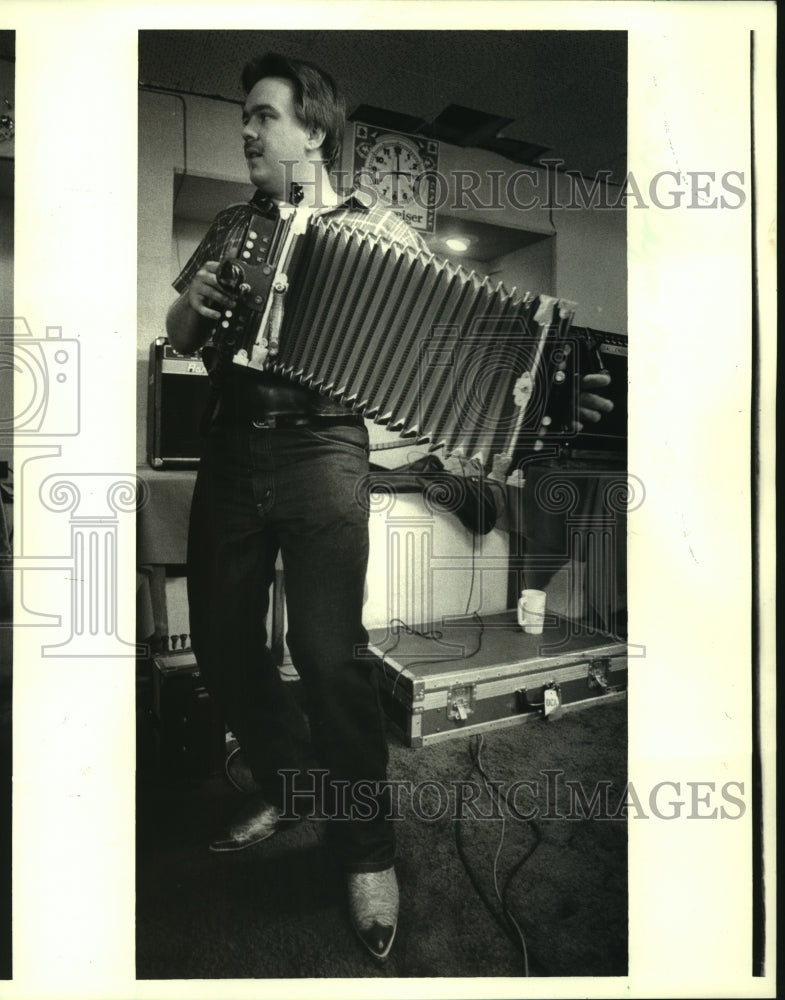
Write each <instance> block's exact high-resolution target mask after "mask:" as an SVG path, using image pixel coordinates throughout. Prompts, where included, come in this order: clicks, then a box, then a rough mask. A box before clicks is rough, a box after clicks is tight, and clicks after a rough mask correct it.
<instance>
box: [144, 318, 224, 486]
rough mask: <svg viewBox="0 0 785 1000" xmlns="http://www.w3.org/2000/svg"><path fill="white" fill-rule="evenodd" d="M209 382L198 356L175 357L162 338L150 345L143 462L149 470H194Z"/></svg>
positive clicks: (199, 446)
mask: <svg viewBox="0 0 785 1000" xmlns="http://www.w3.org/2000/svg"><path fill="white" fill-rule="evenodd" d="M209 393H210V380H209V379H208V377H207V369H206V368H205V366H204V362H203V360H202V357H201V354H200V353H197V354H187V355H186V354H178V353H177V351H175V350H174V348H173V347H172V346H171V345H170V343H169V340H168V339H167V338H166V337H158V338H157V339H156V340H154V341H153V343H152V344H151V345H150V367H149V376H148V385H147V461H148V463H149V464H150V465H151V466H152V468H153V469H195V468H196V466H197V465H198V464H199V454H200V452H201V440H200V433H199V428H200V424H201V420H202V414H203V413H204V410H205V407H206V406H207V400H208V397H209Z"/></svg>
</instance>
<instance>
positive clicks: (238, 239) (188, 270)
mask: <svg viewBox="0 0 785 1000" xmlns="http://www.w3.org/2000/svg"><path fill="white" fill-rule="evenodd" d="M370 201H371V199H370V196H365V195H364V194H362V193H360V192H353V193H352V194H350V195H348V196H347V197H346V198H345V199H344V201H343V202H341V203H340V204H338V205H334V206H332V207H330V208H326V209H321V210H320V211H318V212H315V213H314V217H316V216H325V215H329V216H330V217H331V219H332V220H334V221H336V222H338V223H339V224H340V225H341V226H345V227H346V228H348V229H360V230H362V231H363V232H366V233H372V234H373V235H375V236H382V237H384V239H386V240H389V241H390V242H391V243H398V244H400V245H401V246H405V247H411V248H413V249H415V250H423V251H425V252H426V253H428V247H427V246H426V245H425V242H424V241H423V239H422V238H421V237H420V235H419V234H418V233H417V232H415V230H413V229H412V228H411V226H409V225H408V224H407V223H405V222H403V220H401V219H399V218H398V216H397V215H395V213H394V212H391V211H390V210H389V209H387V208H382V207H381V206H379V205H375V204H371V203H370ZM274 211H275V204H274V202H272V201H270V199H268V198H265V197H264V196H263V195H261V194H260V193H259V192H257V193H256V194H255V195H254V197H253V198H252V199H251V201H249V202H241V203H239V204H236V205H230V206H229V207H228V208H225V209H224V210H223V211H222V212H219V213H218V215H217V216H216V217H215V219H214V220H213V223H212V225H211V226H210V228H209V229H208V230H207V233H206V234H205V236H204V239H203V240H202V242H201V243H200V244H199V246H198V247H197V248H196V250H195V251H194V252H193V254H192V255H191V258H190V260H189V261H188V263H187V264H186V265H185V267H184V268H183V269H182V271H181V272H180V274H179V275H178V276H177V278H176V279H175V281H174V282H173V285H174V288H175V290H176V291H177V292H179V293H180V294H182V293H183V292H184V291H185V290H186V289H187V288H188V286H189V285H190V284H191V282H192V281H193V279H194V278H195V277H196V272H197V271H198V270H199V268H200V267H202V266H203V265H204V264H205V263H206V262H207V261H208V260H216V261H219V260H221V259H222V258H223V257H227V256H232V257H233V256H237V255H238V253H239V251H240V244H241V243H242V240H243V236H244V234H245V230H246V227H247V225H248V222H249V220H250V218H251V216H252V215H253V214H254V212H258V213H261V214H263V215H264V214H271V212H274Z"/></svg>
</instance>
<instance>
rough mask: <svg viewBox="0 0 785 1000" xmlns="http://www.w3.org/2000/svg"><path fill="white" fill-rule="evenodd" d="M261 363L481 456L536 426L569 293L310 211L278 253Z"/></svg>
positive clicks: (563, 330) (424, 438) (567, 317)
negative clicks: (281, 266)
mask: <svg viewBox="0 0 785 1000" xmlns="http://www.w3.org/2000/svg"><path fill="white" fill-rule="evenodd" d="M285 270H286V274H287V277H288V283H289V291H288V292H287V294H286V296H285V305H284V313H283V318H282V321H281V327H280V337H279V343H278V351H277V354H276V356H275V357H268V358H267V360H266V361H265V363H264V369H265V370H267V371H272V372H275V373H277V374H279V375H282V376H284V377H286V378H288V379H290V380H292V381H293V382H295V383H298V384H300V385H303V386H306V387H308V388H310V389H313V390H316V391H318V392H319V393H322V394H323V395H325V396H327V397H329V398H331V399H333V400H337V401H339V402H341V403H342V404H343V405H345V406H347V407H349V408H351V409H352V410H353V411H355V412H357V413H360V414H362V415H363V416H365V417H367V418H369V419H372V420H373V421H375V422H376V423H379V424H386V425H387V426H388V428H389V429H390V430H393V431H397V432H398V433H400V434H401V435H402V436H405V437H410V438H414V439H416V440H417V441H419V442H429V443H430V445H431V447H432V448H433V449H436V448H440V447H443V448H444V450H445V454H447V455H449V454H452V453H453V452H456V451H458V450H459V449H460V451H461V452H462V453H463V454H465V455H467V456H471V457H479V458H481V460H482V461H483V462H484V463H486V464H487V463H488V461H489V458H490V457H491V456H492V455H494V454H497V453H499V452H501V451H511V450H512V449H513V448H514V446H515V443H516V441H517V440H518V439H519V437H520V435H521V434H529V435H536V434H537V433H538V432H539V431H540V428H541V425H542V421H543V417H544V415H545V413H546V409H547V397H548V392H549V384H550V381H551V376H550V374H549V372H551V370H552V369H553V368H554V356H555V360H556V362H557V367H558V361H559V358H558V351H559V345H560V344H561V343H563V341H564V338H565V337H566V335H567V332H568V330H569V326H570V323H571V320H572V316H573V311H574V310H573V304H572V303H565V302H564V301H560V300H557V299H554V298H550V297H545V296H542V297H539V298H538V297H535V296H532V295H529V294H526V295H523V296H521V295H518V294H516V292H515V291H514V290H513V291H512V292H508V291H507V290H506V289H505V288H504V287H503V286H502V285H501V284H496V285H494V284H492V283H491V282H490V281H489V279H487V278H480V277H478V276H477V275H476V274H475V273H473V272H469V271H467V270H465V269H464V268H462V267H459V266H456V265H454V264H452V263H450V262H448V261H443V260H440V259H438V258H436V257H434V256H432V255H430V254H427V253H424V252H419V251H416V250H413V249H410V248H405V247H402V246H399V245H398V244H393V243H390V242H388V241H386V240H384V239H382V238H379V237H377V236H374V235H371V234H368V233H364V232H362V231H361V230H355V229H349V228H347V227H345V226H341V225H340V224H335V223H330V222H329V221H325V220H321V219H317V220H315V221H314V222H312V223H311V224H310V225H309V226H308V227H307V229H306V231H305V233H304V234H302V235H301V236H298V237H297V238H296V239H295V241H294V244H293V249H292V251H291V255H290V257H289V260H288V261H287V263H286V267H285Z"/></svg>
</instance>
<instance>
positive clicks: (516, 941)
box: [453, 740, 550, 976]
mask: <svg viewBox="0 0 785 1000" xmlns="http://www.w3.org/2000/svg"><path fill="white" fill-rule="evenodd" d="M474 746H475V742H474V741H473V740H472V742H471V743H470V744H469V754H470V757H471V760H472V764H473V765H474V767H476V768H478V769H479V770H480V773H481V774H482V776H483V779H484V781H485V787H486V791H488V794H489V796H490V798H491V802H492V803H495V804H496V805H498V806H499V808H500V810H501V806H500V803H499V799H498V796H496V795H495V793H494V790H493V786H492V784H491V783H490V779H489V778H488V775H487V773H485V771H484V768H483V766H482V762H481V761H480V760H478V759H477V758H476V757H475V756H474V753H473V747H474ZM505 802H506V803H507V805H508V806H509V800H508V799H507V796H506V795H505ZM528 822H529V825H530V826H531V828H532V829H533V830H534V832H535V835H536V841H535V843H534V844H533V845H532V846H531V847H530V848H529V849H528V850H527V851H526V852H525V854H524V855H523V857H521V858H520V859H519V860H518V861H517V862H516V864H515V866H514V867H513V869H512V871H511V872H510V874H509V875H508V876H507V879H506V880H505V883H504V886H503V888H502V890H501V893H499V887H498V878H497V875H496V866H497V864H498V858H499V856H500V854H501V844H502V841H503V835H504V834H503V833H502V840H500V844H499V848H498V849H497V852H496V857H495V859H494V887H495V890H496V896H497V898H499V900H500V902H501V904H502V911H503V916H504V919H502V917H501V916H500V915H499V913H498V912H497V909H496V907H495V906H494V905H493V903H492V902H491V900H490V899H489V898H488V896H487V894H486V892H485V890H484V888H483V886H482V885H481V884H480V881H479V879H478V878H477V876H476V875H475V873H474V870H473V868H472V866H471V864H470V862H469V859H468V858H467V856H466V851H465V849H464V846H463V842H462V837H461V817H459V816H456V817H455V818H454V819H453V833H454V837H455V847H456V850H457V852H458V857H459V858H460V860H461V863H462V864H463V867H464V870H465V872H466V874H467V876H468V878H469V881H470V882H471V883H472V886H473V888H474V891H475V892H476V893H477V896H478V897H479V899H480V900H481V902H482V903H483V905H484V906H485V908H486V909H487V911H488V913H490V915H491V916H492V917H493V919H494V920H495V921H496V923H497V924H498V925H499V926H500V927H501V929H502V930H503V931H504V933H505V934H506V936H507V937H508V938H509V939H510V941H511V942H512V944H513V945H514V946H515V947H516V949H518V950H520V951H521V952H522V954H523V958H524V969H525V975H526V976H528V975H529V950H528V948H527V946H526V941H525V938H524V936H523V933H522V931H521V929H520V926H519V924H518V922H517V920H516V919H515V917H514V916H513V915H512V912H511V910H510V907H509V904H508V903H507V896H508V894H509V890H510V886H511V883H512V880H513V878H514V877H515V875H517V874H518V872H519V871H520V870H521V868H522V867H523V865H524V864H525V863H526V862H527V861H528V860H529V858H530V857H531V856H532V854H533V853H534V852H535V850H536V849H537V847H538V846H539V844H540V840H541V834H540V831H539V828H538V827H537V826H536V825H535V824H534V823H533V821H531V820H530V821H528ZM532 959H533V956H532ZM536 965H537V967H538V969H540V970H541V972H542V974H543V975H550V972H549V970H548V969H547V967H546V966H545V965H544V963H543V962H542V961H541V960H540V959H539V958H538V959H537V960H536Z"/></svg>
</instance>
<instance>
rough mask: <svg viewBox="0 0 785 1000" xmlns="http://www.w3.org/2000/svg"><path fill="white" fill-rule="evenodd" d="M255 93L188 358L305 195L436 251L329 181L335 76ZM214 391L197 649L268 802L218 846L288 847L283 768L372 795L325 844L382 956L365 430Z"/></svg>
mask: <svg viewBox="0 0 785 1000" xmlns="http://www.w3.org/2000/svg"><path fill="white" fill-rule="evenodd" d="M242 82H243V88H244V91H245V93H246V95H247V96H246V100H245V104H244V108H243V118H242V129H241V135H242V140H243V145H244V152H245V158H246V162H247V165H248V172H249V176H250V180H251V181H252V183H253V184H254V185H255V187H256V189H257V191H256V193H255V195H254V198H253V199H252V202H251V203H249V204H245V205H239V206H233V207H231V208H228V209H226V210H224V211H223V212H221V213H220V214H219V215H218V217H217V218H216V220H215V221H214V222H213V224H212V226H211V227H210V230H209V231H208V233H207V234H206V236H205V238H204V239H203V240H202V242H201V243H200V245H199V247H198V248H197V250H196V251H195V253H194V254H193V256H192V257H191V259H190V260H189V261H188V263H187V265H186V267H185V268H184V269H183V271H182V273H181V274H180V276H179V277H178V278H177V280H176V281H175V283H174V285H175V288H176V290H177V291H178V292H179V293H180V297H179V298H178V299H177V300H176V301H175V302H174V303H173V305H172V306H171V308H170V309H169V312H168V315H167V332H168V335H169V338H170V341H171V344H172V346H173V347H174V348H175V350H177V351H179V352H181V353H186V354H187V353H192V352H194V351H195V350H197V349H199V348H201V347H202V346H203V345H204V344H205V343H206V341H207V340H208V337H209V336H210V334H211V331H212V330H213V329H214V328H215V326H216V324H217V323H220V322H221V321H222V318H223V317H224V316H225V315H226V310H227V309H228V310H230V311H231V310H233V309H234V308H235V307H236V305H237V300H236V298H235V296H234V295H233V294H232V293H231V292H230V291H228V290H227V287H226V284H225V283H224V282H222V281H219V277H218V269H219V263H220V261H221V260H222V259H223V258H225V257H227V256H234V255H237V254H238V253H239V252H240V251H241V244H242V241H243V239H244V237H245V234H246V232H247V229H248V223H249V220H250V219H251V218H252V217H254V216H261V217H262V218H268V217H274V216H275V215H276V214H277V213H278V211H279V206H280V205H281V204H284V203H286V202H288V201H289V199H290V192H291V191H292V190H296V191H297V192H298V195H301V200H300V202H299V205H298V207H297V212H298V213H300V214H302V215H305V216H308V215H309V214H310V215H311V216H316V215H324V216H327V217H329V218H330V219H332V220H333V221H336V222H339V223H340V224H341V225H342V226H348V227H351V228H355V229H360V230H362V231H364V232H369V233H373V234H375V235H379V236H382V237H384V238H385V239H386V240H389V241H391V242H395V243H399V244H402V245H404V246H408V247H411V248H414V249H424V245H423V244H422V242H421V240H420V237H419V236H418V235H417V234H416V233H415V232H414V231H413V230H411V229H410V228H409V227H408V226H407V225H406V224H405V223H404V222H402V221H401V220H399V219H398V217H397V216H396V215H394V214H393V213H392V212H390V211H388V210H386V209H384V208H382V207H380V206H378V205H373V204H369V202H370V199H369V198H367V197H366V198H363V197H362V195H361V193H360V192H354V193H351V194H349V195H348V196H342V195H340V194H339V193H338V192H337V191H336V190H335V188H334V187H333V185H332V183H331V179H330V170H331V168H332V167H333V166H334V165H335V163H336V161H337V157H338V153H339V148H340V141H341V138H342V136H343V131H344V125H345V119H344V109H343V102H342V99H341V97H340V96H339V94H338V92H337V90H336V87H335V84H334V82H333V80H332V79H331V77H330V76H329V75H328V74H327V73H325V72H323V71H322V70H320V69H319V68H318V67H316V66H314V65H312V64H309V63H306V62H301V61H297V60H293V59H287V58H284V57H281V56H277V55H272V54H269V55H266V56H263V57H261V58H259V59H257V60H255V61H254V62H252V63H250V64H249V65H248V66H246V68H245V70H244V71H243V75H242ZM292 185H295V188H292ZM289 294H290V295H291V294H294V295H296V294H297V290H296V289H295V290H294V291H293V292H290V293H289ZM587 378H589V379H592V378H593V379H594V381H593V382H589V383H588V384H587V383H586V382H585V381H584V386H583V387H584V389H586V390H587V391H586V392H584V393H583V394H582V397H581V404H582V409H581V414H582V416H583V418H584V419H589V420H595V419H599V416H600V413H601V412H604V411H607V409H609V408H610V403H609V402H608V401H606V400H604V399H602V398H601V397H598V396H596V395H594V394H593V393H592V392H591V389H593V388H595V387H601V386H602V385H604V384H607V377H606V376H604V375H600V376H587ZM214 381H215V386H216V398H215V402H214V406H213V407H212V408H211V413H210V415H209V426H208V427H207V428H206V431H205V440H204V447H203V454H202V459H201V464H200V469H199V473H198V477H197V483H196V487H195V491H194V498H193V505H192V511H191V522H190V530H189V551H188V597H189V605H190V622H191V636H192V645H193V649H194V653H195V655H196V658H197V661H198V664H199V668H200V671H201V674H202V676H203V678H204V681H205V683H206V685H207V688H208V690H209V691H210V694H211V696H212V697H213V698H214V699H215V701H216V703H217V704H218V706H219V708H220V710H221V712H222V714H223V716H224V719H225V721H226V724H227V726H228V727H229V728H230V729H231V731H232V732H233V733H234V735H235V736H236V737H237V740H238V742H239V744H240V746H241V747H242V750H243V754H244V757H245V759H246V761H247V763H248V765H249V767H250V770H251V772H252V774H253V777H254V780H255V782H256V784H257V786H258V789H259V791H258V793H257V794H254V795H252V796H250V797H249V802H248V805H247V807H246V808H245V810H244V811H243V813H242V814H241V815H240V816H239V817H238V818H237V819H236V820H235V822H234V823H233V824H232V825H231V826H230V827H229V828H228V829H226V830H224V831H223V832H222V833H220V834H219V835H218V836H217V837H216V839H215V840H214V841H213V842H212V844H211V845H210V846H211V848H212V849H213V850H215V851H233V850H241V849H243V848H245V847H248V846H251V845H252V844H255V843H258V842H260V841H262V840H264V839H266V838H267V837H269V836H271V835H272V834H273V833H275V832H276V829H278V827H279V826H280V825H281V815H282V811H283V808H284V799H283V793H284V785H283V778H282V775H281V772H282V771H288V772H289V774H290V775H291V773H292V771H297V773H298V775H299V777H300V778H301V780H302V781H303V784H302V786H299V787H302V788H303V789H306V790H307V789H309V788H313V787H314V781H313V780H310V781H309V772H307V771H306V768H307V764H308V761H309V760H311V759H312V755H314V756H315V759H316V761H317V762H318V766H319V767H320V768H322V769H324V770H326V771H327V772H328V776H329V780H328V781H327V782H326V783H323V787H324V788H326V789H327V792H326V800H325V801H324V802H322V808H323V809H324V810H325V811H326V814H327V815H328V816H333V815H334V813H331V812H330V809H331V803H332V807H334V806H335V801H334V799H333V797H332V793H333V792H334V791H335V788H337V787H339V786H340V785H341V784H343V785H344V786H345V787H354V786H355V785H356V783H364V785H366V786H367V787H371V788H373V789H374V796H373V800H372V806H373V807H372V808H369V809H367V810H366V811H365V815H363V816H361V817H360V816H358V817H356V818H350V819H348V820H347V819H337V818H335V819H333V820H331V821H329V822H328V823H327V830H328V841H329V844H330V846H331V848H332V850H333V851H334V854H335V857H336V859H337V862H338V863H339V864H340V865H341V866H342V867H343V869H344V871H345V872H346V876H347V887H348V893H349V904H350V914H351V920H352V925H353V927H354V929H355V931H356V932H357V934H358V936H359V938H360V940H361V941H362V942H363V944H364V945H365V947H366V948H367V949H368V950H369V951H370V952H371V954H372V955H374V956H375V957H376V958H378V959H383V958H385V957H386V956H387V954H388V953H389V951H390V948H391V946H392V943H393V938H394V936H395V930H396V926H397V919H398V906H399V892H398V883H397V880H396V875H395V869H394V857H395V837H394V828H393V822H392V820H391V818H390V816H389V802H388V798H389V794H388V790H387V789H386V786H385V782H386V769H387V745H386V738H385V727H384V720H383V716H382V712H381V709H380V704H379V697H378V692H377V680H376V673H375V670H374V668H373V666H372V661H371V660H370V659H369V658H367V657H363V656H362V655H360V654H361V653H362V650H363V647H364V646H365V644H366V642H367V633H366V632H365V629H364V628H363V624H362V605H363V592H364V583H365V575H366V568H367V561H368V522H367V518H368V513H367V506H366V505H364V504H363V503H361V501H360V499H359V498H358V493H357V486H358V483H359V482H360V481H361V480H362V478H363V477H364V476H365V475H366V473H367V471H368V435H367V431H366V428H365V424H364V421H363V419H362V418H361V417H359V416H356V415H354V414H352V413H351V412H350V411H349V410H348V409H347V408H346V407H344V406H342V405H340V404H339V403H336V402H333V401H331V400H328V399H326V398H324V397H322V396H320V395H318V394H317V393H316V392H314V391H311V390H308V389H305V388H303V387H302V386H299V385H296V384H294V383H293V382H290V381H287V380H285V379H283V378H281V377H279V376H276V375H273V374H271V373H270V372H265V371H263V370H251V369H248V368H243V367H241V366H238V365H232V364H231V363H229V364H225V363H224V364H222V363H220V361H219V364H218V370H217V371H216V372H214ZM279 553H280V555H281V558H282V561H283V566H284V572H285V579H286V603H287V614H288V627H289V631H288V636H287V641H288V645H289V649H290V652H291V655H292V660H293V662H294V665H295V667H296V669H297V672H298V674H299V676H300V678H301V679H302V686H303V689H304V692H305V700H306V714H304V713H303V711H302V709H301V707H300V705H299V703H298V702H297V700H296V698H295V697H294V696H293V694H292V690H291V689H292V685H290V684H286V683H285V682H283V681H282V679H281V676H280V673H279V671H278V669H277V667H276V664H275V663H274V661H273V658H272V654H271V652H270V650H269V648H268V642H267V639H268V637H267V632H266V626H265V622H266V618H267V610H268V593H269V589H270V586H271V584H272V582H273V579H274V574H275V565H276V559H277V557H278V555H279ZM313 777H314V775H313V772H310V778H311V779H313ZM347 782H348V783H349V784H348V785H346V783H347Z"/></svg>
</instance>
